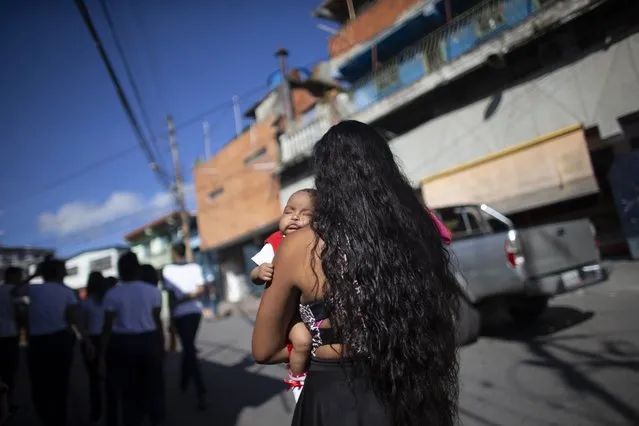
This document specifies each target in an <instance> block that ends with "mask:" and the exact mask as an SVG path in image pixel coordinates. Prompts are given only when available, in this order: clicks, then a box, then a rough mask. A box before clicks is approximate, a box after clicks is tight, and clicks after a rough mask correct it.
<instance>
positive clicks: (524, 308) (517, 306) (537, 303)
mask: <svg viewBox="0 0 639 426" xmlns="http://www.w3.org/2000/svg"><path fill="white" fill-rule="evenodd" d="M546 309H548V298H547V297H529V298H525V299H518V300H517V301H515V302H513V303H511V304H510V306H509V308H508V311H509V313H510V316H511V317H512V319H513V320H514V321H515V322H516V323H519V324H526V323H531V322H534V321H536V320H537V319H538V318H539V317H540V316H542V315H543V313H544V312H546Z"/></svg>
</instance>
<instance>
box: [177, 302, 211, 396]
mask: <svg viewBox="0 0 639 426" xmlns="http://www.w3.org/2000/svg"><path fill="white" fill-rule="evenodd" d="M201 319H202V315H201V314H188V315H184V316H181V317H178V318H175V319H174V323H175V328H176V330H177V333H178V336H179V337H180V344H181V345H182V374H181V378H180V385H181V386H182V390H186V388H187V387H188V385H189V383H190V382H191V379H193V381H194V382H195V389H196V391H197V394H198V396H199V397H202V396H204V395H205V394H206V387H205V386H204V381H203V380H202V373H201V372H200V366H199V364H198V361H197V351H196V349H195V336H196V335H197V330H198V328H199V326H200V320H201Z"/></svg>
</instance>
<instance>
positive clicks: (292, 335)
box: [288, 322, 313, 376]
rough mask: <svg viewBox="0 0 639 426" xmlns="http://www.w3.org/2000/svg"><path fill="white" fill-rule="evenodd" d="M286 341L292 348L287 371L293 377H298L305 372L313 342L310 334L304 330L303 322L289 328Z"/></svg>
mask: <svg viewBox="0 0 639 426" xmlns="http://www.w3.org/2000/svg"><path fill="white" fill-rule="evenodd" d="M288 339H289V340H290V341H291V343H292V346H293V348H292V350H291V353H290V355H289V362H288V364H289V369H290V370H291V373H292V374H293V375H295V376H300V375H302V374H304V373H305V372H306V368H307V366H308V361H309V358H310V356H311V346H312V342H313V340H312V338H311V333H310V332H309V331H308V330H307V329H306V326H305V325H304V323H303V322H297V323H295V324H293V326H292V327H291V331H290V332H289V334H288Z"/></svg>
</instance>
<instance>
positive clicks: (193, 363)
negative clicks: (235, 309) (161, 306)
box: [162, 243, 206, 409]
mask: <svg viewBox="0 0 639 426" xmlns="http://www.w3.org/2000/svg"><path fill="white" fill-rule="evenodd" d="M185 254H186V249H185V247H184V244H182V243H178V244H175V245H174V246H173V250H172V256H173V263H172V264H170V265H167V266H165V267H164V270H163V271H162V278H163V281H164V288H165V289H166V290H167V291H168V293H169V301H170V302H169V304H170V309H171V317H172V320H173V324H174V326H175V329H176V331H177V334H178V337H179V339H180V344H181V345H182V369H181V377H180V387H181V388H182V391H183V392H186V390H187V389H188V386H189V383H190V382H191V380H193V382H194V383H195V388H196V392H197V397H198V407H199V408H200V409H205V408H206V400H205V397H206V387H205V386H204V381H203V379H202V374H201V372H200V367H199V365H198V360H197V351H196V349H195V337H196V335H197V331H198V328H199V326H200V321H201V319H202V303H201V302H200V300H199V299H200V297H201V295H202V294H203V293H204V284H205V282H204V276H203V274H202V268H201V267H200V265H198V264H197V263H187V262H186V257H185Z"/></svg>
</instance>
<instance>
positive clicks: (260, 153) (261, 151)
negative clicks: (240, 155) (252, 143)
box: [244, 146, 266, 164]
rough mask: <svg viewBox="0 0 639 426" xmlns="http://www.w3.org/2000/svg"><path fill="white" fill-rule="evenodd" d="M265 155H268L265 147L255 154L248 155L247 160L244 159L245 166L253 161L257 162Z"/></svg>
mask: <svg viewBox="0 0 639 426" xmlns="http://www.w3.org/2000/svg"><path fill="white" fill-rule="evenodd" d="M264 154H266V147H265V146H263V147H262V148H260V149H258V150H257V151H255V152H253V153H251V154H249V155H247V156H246V158H244V164H249V163H252V162H253V161H255V160H257V159H258V158H260V157H261V156H263V155H264Z"/></svg>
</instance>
